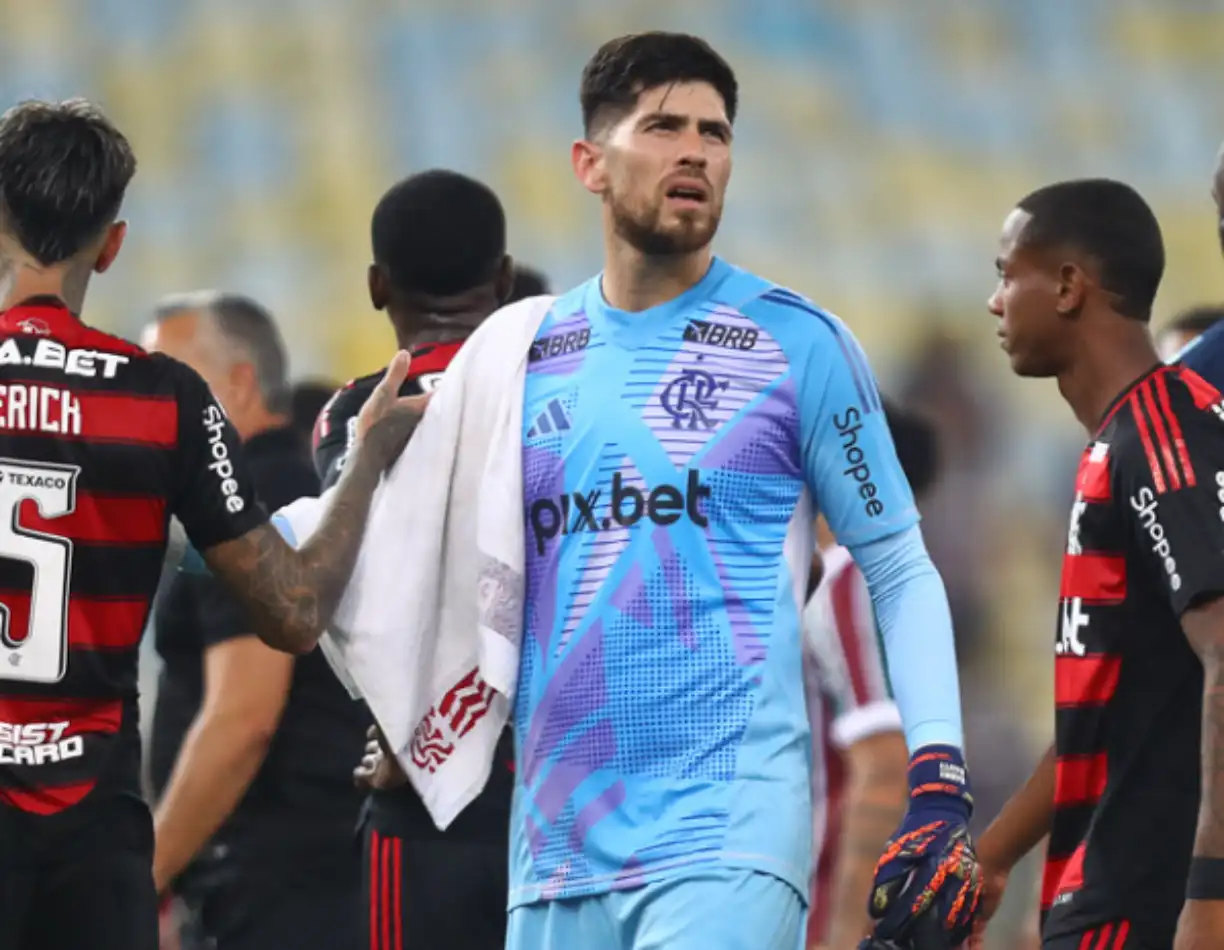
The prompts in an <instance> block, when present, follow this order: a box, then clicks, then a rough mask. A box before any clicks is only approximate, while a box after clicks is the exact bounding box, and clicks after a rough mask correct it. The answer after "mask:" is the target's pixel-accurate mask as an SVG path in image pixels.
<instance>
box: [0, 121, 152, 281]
mask: <svg viewBox="0 0 1224 950" xmlns="http://www.w3.org/2000/svg"><path fill="white" fill-rule="evenodd" d="M135 173H136V158H135V156H134V155H133V154H132V148H131V146H130V145H129V144H128V140H127V139H126V138H124V136H123V134H122V133H121V132H120V131H119V130H118V129H117V128H115V126H113V125H112V124H111V123H110V120H108V119H107V118H106V116H105V115H103V114H102V111H101V110H100V109H98V107H97V106H94V105H92V104H90V103H88V102H86V101H85V100H84V99H69V100H67V101H65V102H59V103H53V102H41V101H36V100H34V101H28V102H22V103H20V104H18V105H16V106H14V107H13V108H11V109H9V110H8V111H7V112H5V113H4V115H3V116H0V227H3V229H4V231H5V232H6V233H8V234H10V235H12V236H13V237H15V238H16V239H17V241H18V242H19V243H20V244H21V247H22V248H23V249H24V250H25V252H26V253H27V254H29V255H30V256H31V257H33V258H34V259H35V260H36V261H37V262H38V263H39V264H41V265H43V266H44V267H50V266H52V265H55V264H59V263H62V262H63V261H66V260H69V259H70V258H72V257H74V256H75V255H77V254H78V253H80V252H81V251H82V250H84V249H85V248H86V247H88V246H89V244H90V243H91V242H92V241H93V240H94V239H95V238H98V237H99V236H101V234H102V232H103V230H104V229H105V228H106V227H107V226H108V225H110V224H112V223H114V221H115V219H116V218H117V217H118V215H119V207H120V205H122V203H123V196H124V193H125V192H126V191H127V186H128V183H129V182H131V180H132V176H133V175H134V174H135Z"/></svg>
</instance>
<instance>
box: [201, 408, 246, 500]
mask: <svg viewBox="0 0 1224 950" xmlns="http://www.w3.org/2000/svg"><path fill="white" fill-rule="evenodd" d="M204 428H205V430H206V431H207V432H208V451H209V454H210V455H211V456H212V461H211V462H209V463H208V467H209V469H211V470H212V471H213V472H216V474H217V478H218V479H219V480H220V481H221V494H222V495H224V496H225V510H226V511H228V512H229V513H230V514H237V513H238V512H240V511H242V509H243V508H245V507H246V502H245V501H244V500H243V498H242V496H241V495H239V494H238V482H237V481H236V480H235V479H234V463H233V460H232V459H230V450H229V446H228V445H227V444H226V442H225V413H224V412H222V411H221V407H220V406H218V405H217V404H216V403H212V404H210V405H209V406H208V407H207V408H206V409H205V410H204Z"/></svg>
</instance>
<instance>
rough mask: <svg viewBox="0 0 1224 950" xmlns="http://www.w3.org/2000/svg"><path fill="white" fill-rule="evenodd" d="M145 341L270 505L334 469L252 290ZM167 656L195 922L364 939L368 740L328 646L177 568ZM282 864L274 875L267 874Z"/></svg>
mask: <svg viewBox="0 0 1224 950" xmlns="http://www.w3.org/2000/svg"><path fill="white" fill-rule="evenodd" d="M144 344H145V346H146V348H147V349H149V350H150V351H153V352H161V353H165V354H167V355H169V356H173V357H175V358H176V359H179V360H181V361H182V362H184V363H186V364H187V365H188V366H191V367H192V368H193V369H195V370H196V371H197V372H199V373H200V375H201V376H203V377H204V379H205V380H206V381H207V382H208V383H209V386H210V387H211V389H212V391H213V393H214V394H215V395H216V397H217V399H218V401H219V402H220V403H221V405H222V407H223V408H224V409H225V411H226V414H227V415H228V416H229V419H230V421H231V422H232V423H233V425H234V428H235V429H236V430H237V432H238V435H239V437H240V438H241V439H242V445H243V455H244V456H245V458H246V461H247V463H248V464H249V466H250V468H251V474H252V476H253V478H254V482H255V490H256V493H257V494H258V496H259V498H260V500H261V501H262V502H263V503H264V504H265V505H266V506H267V507H268V508H270V509H276V508H280V507H282V506H284V505H287V504H289V503H290V502H292V501H294V500H296V499H298V498H300V497H302V496H306V495H309V496H314V495H317V494H318V491H319V480H318V477H317V475H316V474H315V471H314V467H313V465H312V463H311V459H310V454H309V450H308V447H307V446H306V445H305V444H304V443H303V442H302V439H301V436H300V433H299V432H298V431H297V430H295V429H294V427H293V425H292V421H291V419H290V408H291V406H290V389H289V386H288V383H287V380H286V369H285V365H286V359H285V351H284V346H283V344H282V341H281V337H280V334H279V333H278V332H277V329H276V326H275V324H274V323H273V322H272V319H271V317H270V316H269V314H268V313H267V311H265V310H264V309H263V308H262V307H260V306H259V305H258V304H256V303H255V302H253V301H251V300H248V299H247V298H244V297H239V296H234V295H225V294H197V295H186V296H181V297H175V298H171V299H168V300H166V301H164V302H163V303H162V304H161V305H160V306H159V307H158V309H157V313H156V319H155V321H154V322H153V323H152V324H151V325H150V326H149V327H148V328H147V330H146V331H145V338H144ZM154 616H155V630H156V645H157V650H158V653H159V654H160V655H161V657H162V660H163V662H164V665H163V668H162V673H161V679H160V682H159V685H158V692H157V705H156V709H155V713H154V718H153V734H152V748H151V755H150V774H151V778H152V781H153V787H154V791H155V794H156V797H157V799H158V805H157V808H156V811H155V829H156V849H155V853H154V862H153V872H154V879H155V881H156V884H157V886H158V890H159V892H165V891H167V890H168V889H169V888H170V887H171V885H172V884H174V886H175V890H177V891H178V893H179V894H180V895H181V896H182V897H183V898H184V901H185V902H186V904H187V905H188V907H189V909H190V912H191V915H190V916H191V919H190V921H189V923H188V926H187V931H188V933H187V934H185V938H186V942H187V945H188V946H190V945H191V934H195V935H196V936H197V937H198V938H203V942H202V943H201V944H199V945H202V946H207V947H209V948H215V950H239V948H250V950H259V948H265V947H281V946H283V947H294V948H302V950H309V948H312V947H318V948H327V950H333V948H335V950H343V948H346V947H354V946H355V945H356V934H357V920H356V913H357V907H358V903H357V902H358V897H359V893H360V877H359V863H358V857H359V856H358V852H357V850H356V848H355V847H354V845H353V842H352V827H353V824H354V822H355V821H356V818H357V813H358V809H359V807H360V797H359V795H358V793H357V792H356V791H355V790H354V789H353V787H352V783H351V781H350V780H349V772H350V765H351V760H352V749H353V748H354V747H355V745H357V744H359V743H360V742H361V741H362V737H363V735H364V733H365V730H366V727H367V725H368V718H367V717H366V715H365V713H364V709H363V707H362V706H360V705H359V704H357V703H354V702H353V701H352V700H351V699H349V697H348V696H347V695H346V694H345V692H344V689H343V687H341V685H340V684H339V682H338V681H337V680H336V678H335V676H334V675H333V674H332V672H331V670H330V669H328V667H327V663H326V661H325V660H324V659H323V656H322V654H321V653H319V652H318V651H317V650H316V651H314V652H311V653H308V654H306V655H305V656H300V657H294V656H291V655H289V654H286V653H281V652H278V651H276V650H273V649H271V648H269V647H268V646H266V645H264V644H263V643H262V642H261V641H260V640H259V639H258V637H257V636H256V635H255V632H254V627H253V624H252V622H251V621H250V619H249V618H248V617H247V616H246V613H245V612H244V611H243V610H242V608H241V607H240V606H239V605H238V603H237V602H236V601H235V600H234V598H233V597H232V596H230V594H229V593H228V592H227V591H226V590H224V589H223V588H222V587H221V585H220V583H219V582H218V581H217V580H216V579H215V578H213V577H210V576H202V575H195V574H185V573H184V574H178V575H177V576H176V577H175V578H174V579H173V580H172V582H171V584H170V586H169V588H168V589H167V590H166V591H164V592H163V595H162V597H161V598H160V599H159V602H158V605H157V608H156V611H155V614H154ZM270 871H274V872H275V873H268V872H270Z"/></svg>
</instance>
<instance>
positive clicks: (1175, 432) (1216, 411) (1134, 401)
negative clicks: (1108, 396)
mask: <svg viewBox="0 0 1224 950" xmlns="http://www.w3.org/2000/svg"><path fill="white" fill-rule="evenodd" d="M1205 452H1206V453H1209V454H1210V456H1211V458H1212V460H1213V461H1215V460H1220V459H1224V396H1222V395H1221V393H1220V391H1219V390H1218V389H1217V388H1216V387H1215V386H1213V385H1212V384H1211V383H1209V382H1207V381H1206V380H1205V379H1203V377H1201V376H1200V375H1199V374H1198V373H1196V372H1195V371H1194V370H1192V369H1189V368H1188V367H1186V366H1183V365H1179V364H1175V365H1171V366H1164V367H1161V368H1160V369H1157V370H1155V371H1153V372H1151V373H1149V374H1148V375H1147V376H1145V377H1144V378H1142V379H1140V380H1139V381H1138V382H1137V383H1135V384H1134V385H1133V386H1131V388H1130V389H1129V390H1128V391H1127V392H1126V393H1124V394H1123V396H1122V397H1121V398H1120V399H1119V400H1118V402H1117V403H1116V404H1115V406H1114V408H1113V409H1112V410H1111V412H1110V415H1109V417H1108V418H1107V420H1106V423H1105V425H1104V426H1102V429H1101V434H1100V436H1099V437H1098V439H1097V441H1096V442H1095V443H1094V445H1093V447H1092V448H1091V449H1090V450H1089V461H1092V458H1093V456H1094V455H1095V456H1096V458H1097V459H1098V460H1099V459H1102V458H1104V457H1105V456H1108V457H1109V458H1110V460H1111V463H1112V464H1111V468H1112V470H1113V471H1114V473H1115V474H1117V475H1121V476H1123V477H1125V476H1128V475H1138V476H1140V477H1142V478H1145V479H1147V478H1150V479H1151V481H1152V482H1154V483H1156V484H1160V485H1168V486H1170V487H1175V486H1178V485H1181V484H1186V483H1193V482H1194V480H1195V476H1194V474H1193V473H1194V468H1195V464H1196V462H1198V460H1199V458H1201V457H1203V455H1204V453H1205ZM1187 475H1189V476H1190V477H1189V478H1188V477H1187Z"/></svg>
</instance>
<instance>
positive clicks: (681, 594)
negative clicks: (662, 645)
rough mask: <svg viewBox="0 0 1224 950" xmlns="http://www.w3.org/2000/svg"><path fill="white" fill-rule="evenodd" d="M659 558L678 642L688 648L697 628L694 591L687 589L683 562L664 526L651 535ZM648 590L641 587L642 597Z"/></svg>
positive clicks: (692, 645) (694, 643) (690, 646)
mask: <svg viewBox="0 0 1224 950" xmlns="http://www.w3.org/2000/svg"><path fill="white" fill-rule="evenodd" d="M651 541H652V543H653V544H654V548H655V550H656V551H657V552H658V553H659V560H660V561H661V562H662V564H663V579H664V581H665V582H666V583H667V601H665V602H670V603H671V606H672V608H673V609H674V611H675V618H676V627H677V628H678V631H679V634H680V642H681V643H683V644H684V645H685V646H686V647H688V648H689V649H694V648H695V647H696V646H697V630H696V627H695V625H694V623H693V600H694V596H693V595H694V593H695V592H694V591H692V590H689V589H688V585H687V584H686V583H685V574H684V570H683V562H682V561H681V560H680V555H679V553H677V551H676V549H675V548H674V547H673V546H672V542H671V537H670V536H669V535H668V533H667V529H665V528H656V529H655V530H654V532H653V534H652V535H651ZM649 596H650V592H649V590H648V589H647V588H645V587H643V589H642V597H643V598H649Z"/></svg>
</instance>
